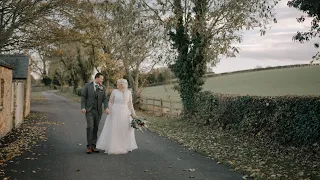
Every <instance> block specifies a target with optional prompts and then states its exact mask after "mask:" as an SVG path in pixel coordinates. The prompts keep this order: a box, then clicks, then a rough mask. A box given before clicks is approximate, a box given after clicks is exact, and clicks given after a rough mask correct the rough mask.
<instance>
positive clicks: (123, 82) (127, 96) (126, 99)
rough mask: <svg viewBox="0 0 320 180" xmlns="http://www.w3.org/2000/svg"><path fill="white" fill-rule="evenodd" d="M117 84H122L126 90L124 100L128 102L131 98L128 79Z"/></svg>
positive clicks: (120, 80) (118, 81)
mask: <svg viewBox="0 0 320 180" xmlns="http://www.w3.org/2000/svg"><path fill="white" fill-rule="evenodd" d="M117 84H122V85H123V88H124V92H123V95H124V99H125V102H126V101H128V98H129V96H130V92H129V91H128V81H127V80H126V79H119V80H117Z"/></svg>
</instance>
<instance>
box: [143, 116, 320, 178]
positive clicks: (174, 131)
mask: <svg viewBox="0 0 320 180" xmlns="http://www.w3.org/2000/svg"><path fill="white" fill-rule="evenodd" d="M148 121H150V122H151V123H150V124H149V129H150V130H151V131H154V132H156V133H158V134H159V135H160V136H163V137H167V138H169V139H171V140H174V141H176V142H178V143H180V144H181V145H183V146H185V147H187V148H188V149H190V150H194V151H196V152H199V153H201V154H204V155H206V156H208V157H209V158H211V159H214V160H215V161H217V164H226V165H228V166H230V167H232V168H233V170H234V171H238V172H241V173H243V174H247V175H245V176H243V178H244V179H247V178H252V177H253V178H257V179H292V180H293V179H305V180H306V179H320V146H319V145H318V144H315V145H314V146H313V147H304V148H295V147H283V146H279V145H275V144H272V143H269V142H264V141H263V140H261V139H255V138H250V137H239V135H238V134H233V133H232V132H226V131H222V130H220V129H218V128H213V127H209V126H201V125H198V124H193V123H191V122H189V121H186V120H175V119H165V118H161V117H149V118H148Z"/></svg>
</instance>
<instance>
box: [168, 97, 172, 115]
mask: <svg viewBox="0 0 320 180" xmlns="http://www.w3.org/2000/svg"><path fill="white" fill-rule="evenodd" d="M169 103H170V110H169V112H170V115H171V114H172V102H171V99H170V102H169Z"/></svg>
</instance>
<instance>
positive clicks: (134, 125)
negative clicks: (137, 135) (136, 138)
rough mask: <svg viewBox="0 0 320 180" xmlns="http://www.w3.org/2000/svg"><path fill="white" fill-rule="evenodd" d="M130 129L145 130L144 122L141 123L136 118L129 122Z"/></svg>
mask: <svg viewBox="0 0 320 180" xmlns="http://www.w3.org/2000/svg"><path fill="white" fill-rule="evenodd" d="M131 127H132V128H134V129H138V130H141V131H142V128H146V127H147V126H146V123H145V121H142V120H141V119H138V118H133V119H132V121H131Z"/></svg>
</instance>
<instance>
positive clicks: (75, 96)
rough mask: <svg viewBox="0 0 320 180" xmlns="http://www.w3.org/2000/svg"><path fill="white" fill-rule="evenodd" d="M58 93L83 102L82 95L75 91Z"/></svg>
mask: <svg viewBox="0 0 320 180" xmlns="http://www.w3.org/2000/svg"><path fill="white" fill-rule="evenodd" d="M56 94H57V95H60V96H63V97H66V98H68V99H71V100H73V101H76V102H81V97H80V96H78V95H76V94H74V93H71V92H61V91H57V92H56Z"/></svg>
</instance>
